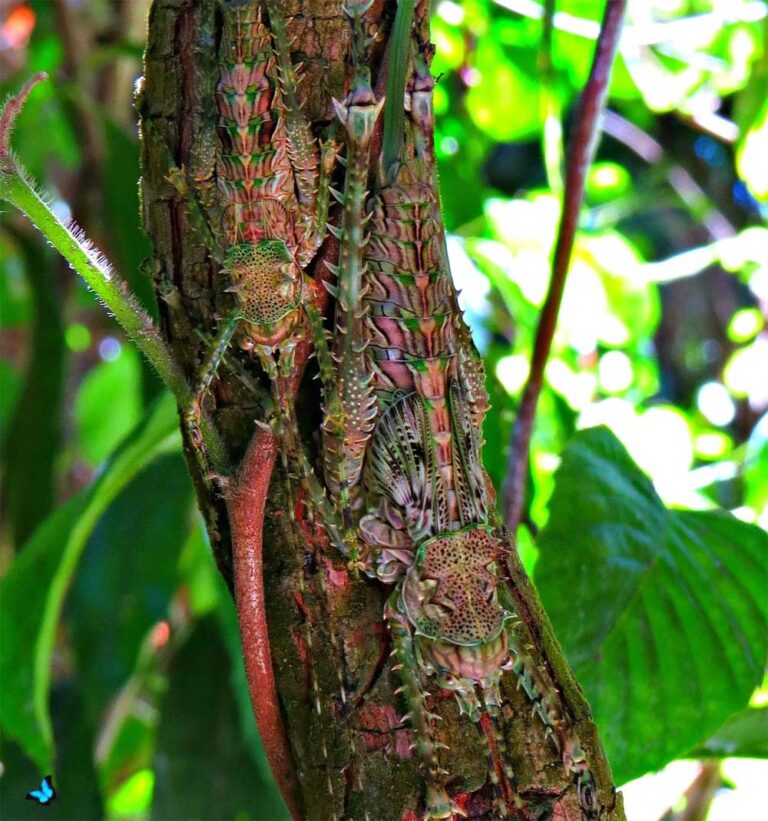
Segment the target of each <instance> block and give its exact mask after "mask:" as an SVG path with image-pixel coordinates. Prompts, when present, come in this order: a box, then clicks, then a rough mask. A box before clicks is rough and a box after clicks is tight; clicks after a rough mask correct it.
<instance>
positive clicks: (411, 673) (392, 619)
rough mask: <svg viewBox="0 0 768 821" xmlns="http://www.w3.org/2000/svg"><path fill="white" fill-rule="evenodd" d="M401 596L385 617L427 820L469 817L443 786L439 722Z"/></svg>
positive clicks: (395, 598)
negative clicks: (426, 689)
mask: <svg viewBox="0 0 768 821" xmlns="http://www.w3.org/2000/svg"><path fill="white" fill-rule="evenodd" d="M399 598H400V592H399V590H398V589H396V590H395V592H394V593H393V594H392V596H390V599H389V601H388V602H387V607H386V610H385V617H386V619H387V622H388V624H389V631H390V634H391V636H392V644H393V650H392V655H393V656H394V658H395V660H396V662H397V663H396V664H395V666H394V667H393V670H396V671H397V673H398V676H399V677H400V681H401V682H402V686H401V687H400V688H399V692H401V693H403V695H404V696H405V700H406V703H407V705H408V713H407V714H406V716H405V718H406V720H407V721H408V723H409V724H410V725H411V727H412V728H413V732H414V735H415V736H416V742H415V746H416V750H417V752H418V754H419V757H420V758H421V762H422V766H423V769H424V781H425V783H426V803H427V814H428V815H427V817H428V818H431V819H440V818H451V817H452V816H453V815H454V814H459V815H464V814H465V813H464V812H463V811H462V810H461V809H460V808H459V807H458V806H457V805H456V804H455V803H454V802H453V801H452V800H451V798H450V796H449V795H448V793H447V791H446V789H445V786H444V785H443V783H442V779H441V775H442V771H441V770H440V766H439V763H438V760H437V748H438V746H439V745H438V744H437V742H436V741H435V740H434V738H433V731H432V722H433V721H434V720H435V718H437V716H435V715H434V714H432V713H430V712H429V710H427V707H426V704H425V699H426V693H425V692H424V690H423V689H422V686H421V680H420V676H419V671H420V665H419V661H418V658H417V651H416V646H415V644H414V641H413V637H412V635H411V628H410V625H409V623H408V619H407V618H406V616H404V615H403V614H402V613H401V612H400V611H399V607H398V605H399Z"/></svg>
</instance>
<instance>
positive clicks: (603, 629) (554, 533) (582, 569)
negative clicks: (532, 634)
mask: <svg viewBox="0 0 768 821" xmlns="http://www.w3.org/2000/svg"><path fill="white" fill-rule="evenodd" d="M538 547H539V550H540V559H539V562H538V564H537V565H536V584H537V586H538V588H539V591H540V593H541V597H542V600H543V602H544V605H545V607H546V609H547V612H548V613H549V615H550V617H551V619H552V622H553V624H554V627H555V631H556V633H557V635H558V638H559V639H560V641H561V642H562V644H563V647H564V649H565V651H566V654H567V655H568V658H569V660H570V662H571V664H572V665H573V667H574V671H575V672H576V675H577V676H578V678H579V680H580V681H581V683H582V685H583V686H584V689H585V690H586V692H587V696H588V698H589V701H590V703H591V704H592V707H593V709H594V713H595V717H596V719H597V723H598V725H599V727H600V729H601V732H602V736H603V740H604V742H605V745H606V748H607V752H608V755H609V759H610V760H611V763H612V765H613V768H614V773H615V775H616V780H617V782H618V783H622V782H624V781H627V780H628V779H630V778H633V777H636V776H639V775H641V774H642V773H645V772H648V771H651V770H656V769H658V768H660V767H661V766H663V765H664V764H666V763H667V762H668V761H670V760H672V759H673V758H675V757H677V756H680V755H683V754H685V753H686V752H688V750H690V749H691V748H692V747H694V746H695V745H697V744H699V743H701V742H703V741H705V740H706V739H707V738H708V737H709V736H710V735H711V734H712V733H713V732H714V731H715V730H717V728H718V727H719V726H720V725H721V724H722V723H723V722H724V721H725V720H726V719H727V718H728V717H729V716H730V715H731V714H732V713H734V712H735V711H737V710H740V709H743V708H744V707H745V706H746V704H747V702H748V701H749V697H750V694H751V692H752V690H753V688H754V687H755V686H756V685H757V684H758V683H759V681H760V680H761V676H762V673H763V665H764V662H765V658H766V653H768V596H766V578H768V537H766V534H765V533H764V532H763V531H761V530H760V529H758V528H757V527H754V526H752V525H748V524H745V523H744V522H740V521H738V520H737V519H735V518H733V517H732V516H729V515H726V514H723V513H720V512H692V511H684V510H668V509H667V508H665V507H664V505H663V504H662V502H661V500H660V499H659V497H658V495H657V494H656V492H655V490H654V488H653V485H652V484H651V482H650V480H649V479H648V478H647V477H646V476H645V475H644V474H643V473H641V472H640V470H639V469H638V467H637V466H636V465H635V464H634V462H633V461H632V460H631V458H630V457H629V454H628V453H627V452H626V450H625V449H624V447H623V446H622V445H621V443H620V442H619V441H618V440H617V439H616V438H615V437H614V436H613V434H612V433H611V432H610V431H608V429H607V428H593V429H591V430H586V431H582V432H581V433H579V434H577V435H576V436H575V437H574V439H573V440H572V442H571V444H570V445H569V447H568V448H567V450H566V451H565V454H564V457H563V462H562V464H561V466H560V468H559V470H558V472H557V475H556V486H555V492H554V495H553V497H552V501H551V505H550V518H549V521H548V523H547V526H546V528H545V529H544V530H543V531H542V533H541V535H540V537H539V541H538Z"/></svg>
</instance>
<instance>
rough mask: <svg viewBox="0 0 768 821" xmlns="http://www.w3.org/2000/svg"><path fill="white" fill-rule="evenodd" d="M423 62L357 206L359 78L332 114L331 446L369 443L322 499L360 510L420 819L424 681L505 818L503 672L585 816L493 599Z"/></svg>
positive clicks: (435, 779)
mask: <svg viewBox="0 0 768 821" xmlns="http://www.w3.org/2000/svg"><path fill="white" fill-rule="evenodd" d="M429 53H430V49H429V47H428V46H417V47H416V54H415V56H414V57H413V74H412V77H411V80H410V82H409V83H408V84H407V88H406V95H405V108H406V118H405V134H404V139H403V145H402V151H401V154H400V160H399V162H398V163H397V165H396V166H395V167H394V168H391V169H390V170H389V174H388V175H385V173H384V172H383V171H382V170H381V164H380V163H377V165H379V176H378V180H377V184H376V187H375V188H374V191H373V196H372V197H371V198H370V199H369V200H368V202H367V203H366V204H365V208H364V207H363V202H362V198H361V196H360V190H361V187H362V183H363V181H364V180H365V178H366V166H365V165H364V164H363V162H364V160H363V156H364V155H365V153H366V152H364V151H361V149H362V148H365V149H366V151H367V147H368V143H367V138H366V139H365V140H364V139H362V138H361V134H360V133H359V132H358V130H356V129H355V128H352V127H350V121H351V115H350V112H352V111H353V110H354V105H352V104H351V102H352V101H353V100H354V98H355V95H358V97H359V98H360V99H364V98H365V99H366V100H367V103H368V106H369V107H368V110H369V111H370V106H371V105H372V99H371V98H368V97H366V95H370V87H369V86H368V85H366V82H365V81H364V80H365V78H363V82H362V85H361V83H360V82H358V83H357V84H356V87H355V89H353V92H352V94H351V97H350V101H349V104H348V105H346V106H342V107H340V110H339V116H340V119H341V120H342V123H344V124H345V125H346V126H347V175H346V183H345V188H344V193H343V195H341V196H340V201H341V203H342V204H343V206H344V219H343V221H342V227H341V229H334V233H335V234H337V235H338V236H339V238H340V239H341V251H340V264H339V266H338V267H337V268H333V269H332V270H333V271H334V273H335V274H336V275H337V277H338V284H337V286H336V289H335V290H334V294H335V296H336V297H337V308H336V311H337V317H336V325H337V341H338V339H339V338H341V339H343V341H344V343H345V348H344V350H345V351H346V352H347V353H346V354H343V353H339V355H338V362H339V364H340V368H339V371H340V374H341V376H342V378H343V380H344V381H347V382H350V383H352V384H355V385H356V386H357V387H358V393H357V399H358V404H359V403H360V402H361V401H364V402H365V403H370V405H371V407H372V408H373V412H371V413H370V414H369V415H368V416H367V417H366V420H367V421H369V422H370V421H372V422H373V423H374V424H373V425H372V431H371V429H370V426H369V427H364V426H361V425H360V424H359V423H356V422H355V420H354V413H351V412H348V411H347V410H345V412H344V413H342V414H341V417H342V418H343V419H344V421H346V432H345V433H344V434H343V435H342V439H343V440H344V441H345V442H355V443H358V444H359V443H367V444H366V447H365V450H364V459H363V460H362V472H360V471H357V472H355V470H353V469H350V470H347V471H346V473H345V475H344V477H342V476H341V475H340V474H338V473H337V474H336V475H335V476H334V483H333V484H332V486H331V487H332V490H333V492H334V494H336V493H337V492H338V488H339V487H341V490H342V491H343V490H344V489H345V487H344V483H343V481H342V479H343V478H346V481H347V486H346V489H347V491H348V494H349V495H352V496H354V495H355V494H358V495H359V496H360V497H362V498H364V499H365V505H364V509H365V511H366V512H365V513H364V515H362V517H361V518H360V520H359V528H358V532H359V536H360V538H361V539H362V540H363V542H364V543H365V545H366V546H367V551H366V552H365V561H364V562H363V566H364V567H365V569H366V570H367V572H368V573H369V574H371V575H375V576H377V577H378V578H379V579H380V580H382V581H384V582H386V583H392V584H394V590H393V593H392V595H391V596H390V599H389V602H388V605H387V609H386V617H387V620H388V622H389V627H390V632H391V636H392V641H393V647H394V649H393V655H394V656H395V660H396V664H395V668H394V669H396V670H398V671H399V675H400V678H401V681H402V687H401V692H402V693H403V696H404V698H405V700H406V702H407V706H408V716H409V721H410V724H411V726H412V728H413V730H414V733H415V739H416V741H415V746H416V748H417V751H418V753H419V756H420V758H421V760H422V763H423V767H424V775H425V782H426V803H427V817H429V818H448V817H450V816H452V815H454V814H455V813H457V812H458V811H459V810H458V808H457V807H456V805H455V804H454V802H453V801H452V800H451V798H450V796H449V795H448V792H447V790H446V788H445V786H444V780H443V772H442V771H441V769H440V766H439V761H438V748H439V745H438V743H437V742H436V741H435V734H434V726H433V723H434V720H435V718H436V717H435V716H434V715H433V714H432V713H431V712H430V711H429V708H428V697H429V689H430V680H431V681H432V682H434V684H436V685H437V686H438V687H439V688H442V689H447V690H451V691H452V692H453V693H454V694H455V697H456V699H457V702H458V705H459V708H460V711H461V713H462V714H463V715H465V716H467V718H468V719H469V720H470V721H472V722H474V723H475V724H476V725H477V727H478V729H479V730H480V732H481V736H482V738H483V740H484V742H485V743H486V750H487V754H488V758H489V762H490V763H489V778H490V781H491V782H492V784H493V788H494V791H495V795H496V809H497V812H498V815H500V816H502V817H507V816H508V815H509V813H510V812H512V811H514V810H513V808H517V807H519V801H520V799H519V797H518V796H517V795H516V791H515V789H514V786H513V785H514V774H513V773H512V771H511V768H510V765H509V760H508V756H507V754H506V744H505V740H504V737H503V734H502V733H501V730H500V728H499V726H498V724H497V718H498V716H499V713H500V709H501V688H500V684H501V680H502V677H503V676H504V675H505V673H507V672H511V671H514V672H515V673H516V674H517V676H518V680H519V681H520V682H521V685H522V686H523V688H524V689H525V691H526V693H527V695H528V696H529V698H530V699H531V700H532V702H533V703H534V709H535V711H536V713H537V714H538V715H539V716H540V718H541V720H542V722H543V724H544V726H545V729H546V731H547V733H548V734H551V735H552V736H553V738H554V740H555V743H556V745H557V747H558V749H559V750H560V753H561V755H562V759H563V763H564V765H565V767H566V769H567V770H568V771H569V772H571V773H573V774H574V775H575V776H576V779H577V782H578V789H579V796H580V800H581V804H582V808H583V810H584V815H585V817H589V818H596V817H599V808H598V809H595V807H594V793H593V791H592V787H591V784H592V782H591V774H590V773H589V770H588V768H587V764H586V760H585V758H584V755H583V753H582V752H581V748H580V746H579V743H578V740H577V739H576V737H575V736H574V735H573V733H572V731H571V728H570V726H569V725H568V723H567V721H566V719H565V717H564V714H563V712H562V709H561V707H560V702H559V698H558V696H557V693H556V692H555V691H554V690H553V688H552V687H551V686H550V684H549V683H548V680H547V679H546V677H545V676H544V675H543V674H542V673H541V672H540V671H539V668H538V667H537V666H536V665H535V664H534V663H533V662H532V661H531V659H530V658H529V657H528V655H527V652H526V651H525V650H524V649H523V648H522V647H521V645H520V642H519V641H518V640H517V639H516V637H515V634H514V628H513V624H514V619H513V616H512V614H511V613H509V612H507V611H506V610H505V609H504V608H503V607H502V605H501V603H500V601H499V598H498V588H499V584H500V582H501V561H502V557H503V552H504V550H505V549H506V539H505V538H504V536H503V534H501V533H500V532H498V531H497V530H496V527H495V521H496V515H495V511H493V509H492V505H493V500H492V499H491V498H490V494H489V491H488V482H487V478H486V475H485V473H484V470H483V468H482V460H481V451H482V435H481V427H482V422H483V418H484V416H485V413H486V411H487V409H488V397H487V394H486V391H485V387H484V374H483V369H482V362H481V360H480V358H479V356H478V355H477V352H476V351H475V349H474V347H473V346H472V342H471V339H470V335H469V331H468V329H467V327H466V325H465V323H464V320H463V317H462V315H461V311H460V310H459V307H458V302H457V298H456V292H455V289H454V286H453V283H452V281H451V275H450V271H449V268H448V261H447V254H446V243H445V236H444V229H443V225H442V219H441V214H440V205H439V196H438V193H437V179H436V169H435V156H434V142H433V139H434V122H433V113H432V92H433V87H434V79H433V78H432V77H431V75H430V73H429V69H428V67H427V66H428V57H429ZM358 79H359V78H358ZM366 133H367V132H366ZM366 223H367V226H368V227H367V231H368V233H367V234H363V226H364V225H365V224H366ZM350 343H351V344H350ZM355 355H357V357H356V356H355ZM356 369H357V370H356ZM353 379H356V382H352V380H353ZM361 397H362V399H361ZM342 404H344V403H342ZM366 406H367V405H366ZM348 407H350V406H348V405H345V408H348ZM353 409H354V408H353ZM342 427H343V426H342ZM343 452H346V450H342V449H340V448H335V449H333V450H331V451H329V450H328V449H326V456H331V457H332V458H331V460H330V461H333V460H334V459H336V458H337V457H338V455H339V454H340V453H343ZM347 461H348V464H349V466H350V467H354V464H355V463H354V461H353V460H347ZM358 477H359V479H358ZM358 481H359V485H358ZM489 734H490V736H489ZM502 776H503V777H502Z"/></svg>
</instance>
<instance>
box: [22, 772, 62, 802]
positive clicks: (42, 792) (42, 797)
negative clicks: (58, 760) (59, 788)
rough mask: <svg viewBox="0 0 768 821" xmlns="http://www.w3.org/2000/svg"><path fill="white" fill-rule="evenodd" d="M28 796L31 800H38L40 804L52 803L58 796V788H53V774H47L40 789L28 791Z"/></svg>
mask: <svg viewBox="0 0 768 821" xmlns="http://www.w3.org/2000/svg"><path fill="white" fill-rule="evenodd" d="M27 798H28V799H29V800H30V801H37V803H38V804H50V803H51V801H53V799H54V798H56V790H54V789H53V783H52V781H51V776H50V775H46V776H45V778H44V779H43V780H42V781H41V782H40V789H39V790H30V791H29V792H28V793H27Z"/></svg>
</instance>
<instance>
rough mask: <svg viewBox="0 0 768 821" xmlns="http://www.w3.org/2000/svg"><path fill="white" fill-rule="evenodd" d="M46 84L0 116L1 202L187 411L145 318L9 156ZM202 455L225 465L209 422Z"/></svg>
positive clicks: (189, 398) (181, 382)
mask: <svg viewBox="0 0 768 821" xmlns="http://www.w3.org/2000/svg"><path fill="white" fill-rule="evenodd" d="M44 79H45V75H44V74H38V75H35V77H34V78H33V79H32V80H30V81H29V82H28V83H27V84H26V85H25V86H24V88H23V89H22V90H21V92H20V93H19V94H18V95H16V96H15V97H10V98H9V100H8V101H7V103H6V104H5V106H4V107H3V109H2V111H0V200H6V201H7V202H9V203H11V205H14V206H16V208H18V209H19V210H20V211H21V212H22V213H23V214H25V215H26V216H27V217H29V219H30V220H31V222H32V224H33V225H34V226H35V227H36V228H37V229H38V230H39V231H40V233H41V234H42V235H43V236H44V237H45V238H46V239H47V240H48V242H50V243H51V245H52V246H53V247H54V248H55V249H56V250H57V251H58V252H59V253H60V254H61V255H62V256H63V257H64V259H66V260H67V262H68V263H69V264H70V265H71V266H72V268H73V269H74V270H75V271H76V272H77V273H78V274H80V276H81V277H82V278H83V279H84V280H85V282H86V284H87V285H88V287H89V288H90V289H91V290H92V291H93V292H94V293H95V294H96V296H97V297H98V298H99V299H100V300H101V302H102V303H103V304H104V305H105V306H106V307H107V308H108V309H109V310H110V311H111V312H112V313H113V314H114V316H115V319H116V320H117V321H118V322H119V323H120V325H121V326H122V328H123V330H124V331H125V333H126V334H127V335H128V338H129V339H130V340H131V341H132V342H133V343H134V344H135V345H136V347H137V348H138V349H139V350H140V351H141V352H142V353H143V354H144V356H146V357H147V359H148V360H149V361H150V363H151V364H152V365H153V366H154V368H155V370H156V371H157V373H158V374H159V376H160V378H161V379H162V381H163V383H164V384H165V385H166V386H167V387H168V389H169V390H170V391H171V393H173V395H174V397H175V398H176V401H177V402H178V404H179V405H180V406H181V407H182V408H184V409H186V408H189V407H190V406H191V404H192V402H193V400H194V394H193V392H192V390H191V389H190V387H189V384H188V382H187V380H186V377H185V376H184V373H183V371H182V370H181V368H180V367H179V365H178V363H177V362H176V360H175V358H174V356H173V354H172V353H171V351H170V349H169V348H168V346H167V345H166V343H165V341H164V340H163V339H162V337H161V336H160V334H159V332H158V330H157V328H156V327H155V325H154V323H153V322H152V319H151V317H150V316H149V314H148V313H147V312H146V311H145V310H144V309H143V308H142V307H141V305H140V304H139V302H138V300H137V299H136V297H135V296H134V295H133V294H132V293H131V292H130V290H129V288H128V285H127V283H126V282H125V281H123V280H122V279H120V278H119V277H118V276H117V275H116V273H115V272H114V270H113V269H112V266H111V265H110V263H109V262H108V261H107V259H106V258H105V257H104V256H103V255H102V254H101V252H100V251H99V250H98V249H97V248H95V246H94V245H93V244H92V243H91V242H90V241H89V240H88V239H87V238H86V237H85V236H84V235H83V232H82V231H81V230H80V229H79V228H77V226H75V225H73V224H67V223H66V222H64V221H62V220H60V219H59V218H58V217H57V216H56V214H54V213H53V211H52V210H51V208H50V206H49V205H48V204H47V203H46V201H45V199H44V198H43V197H42V196H41V195H40V194H39V193H38V192H37V191H36V190H35V186H34V184H33V182H32V181H31V178H30V176H29V174H28V173H27V172H26V171H25V169H24V168H23V166H22V165H21V163H19V162H18V160H17V159H16V158H15V157H14V156H13V154H12V153H11V151H10V136H11V132H12V129H13V124H14V121H15V119H16V117H17V116H18V114H19V112H20V111H21V108H22V106H23V104H24V101H25V99H26V97H27V96H28V95H29V92H30V91H31V90H32V88H34V86H35V85H37V83H39V82H41V81H42V80H44ZM200 428H201V434H202V437H203V439H204V441H205V446H206V450H207V452H208V453H209V455H210V458H211V462H212V463H213V464H214V465H216V466H217V467H220V468H223V467H224V465H225V457H224V447H223V444H222V442H221V439H220V437H219V435H218V433H217V432H216V430H215V429H214V427H213V425H212V424H211V422H210V420H207V419H203V420H202V422H201V425H200Z"/></svg>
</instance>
